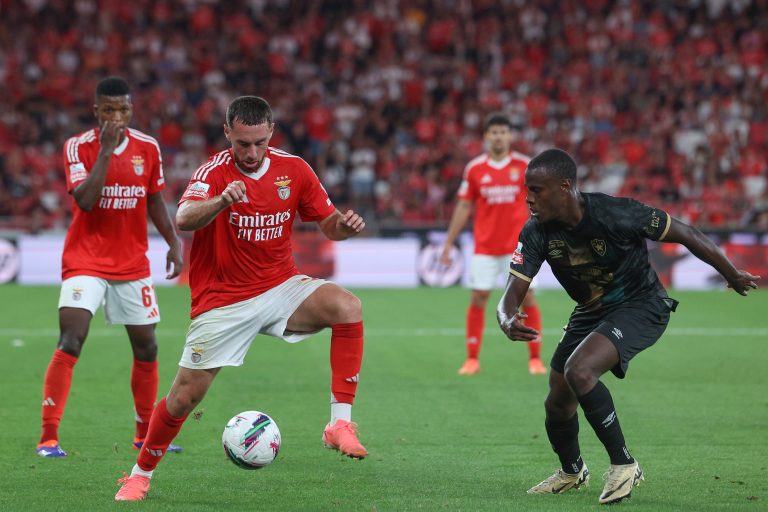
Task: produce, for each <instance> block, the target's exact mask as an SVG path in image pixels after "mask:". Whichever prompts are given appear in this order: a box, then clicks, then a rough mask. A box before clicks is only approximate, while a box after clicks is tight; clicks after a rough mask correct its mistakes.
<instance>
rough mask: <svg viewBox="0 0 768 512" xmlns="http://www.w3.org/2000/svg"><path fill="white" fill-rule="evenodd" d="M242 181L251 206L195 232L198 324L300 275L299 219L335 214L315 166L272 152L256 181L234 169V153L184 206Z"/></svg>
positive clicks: (197, 178)
mask: <svg viewBox="0 0 768 512" xmlns="http://www.w3.org/2000/svg"><path fill="white" fill-rule="evenodd" d="M237 180H240V181H243V182H244V183H245V189H246V196H247V201H243V202H241V203H237V204H233V205H231V206H230V207H228V208H226V209H225V210H224V211H222V212H220V213H219V214H218V215H217V216H216V217H215V218H214V219H213V220H212V221H211V223H210V224H208V225H207V226H205V227H204V228H202V229H198V230H197V231H195V236H194V240H193V242H192V252H191V254H190V267H189V286H190V288H191V290H192V312H191V316H192V318H194V317H196V316H197V315H199V314H201V313H204V312H206V311H208V310H210V309H213V308H218V307H222V306H227V305H230V304H234V303H236V302H240V301H243V300H247V299H250V298H251V297H255V296H257V295H260V294H262V293H264V292H266V291H267V290H269V289H271V288H274V287H275V286H277V285H279V284H280V283H282V282H283V281H285V280H286V279H288V278H289V277H292V276H295V275H297V274H298V273H299V271H298V269H297V268H296V264H295V263H294V261H293V252H292V250H291V233H292V231H293V222H294V220H295V218H296V213H297V212H298V214H299V216H300V217H301V220H302V221H315V222H318V221H321V220H323V219H325V218H326V217H328V216H329V215H331V214H332V213H333V212H335V211H336V207H335V206H334V205H333V203H331V200H330V199H329V198H328V194H327V193H326V192H325V189H324V188H323V186H322V185H321V184H320V180H318V179H317V176H316V175H315V172H314V171H313V170H312V168H311V167H310V166H309V164H307V163H306V162H305V161H304V160H302V159H301V158H299V157H297V156H294V155H291V154H289V153H286V152H284V151H281V150H279V149H275V148H272V147H270V148H269V149H268V150H267V154H266V155H265V158H264V163H263V164H262V166H261V167H260V168H259V170H258V171H256V172H252V173H246V172H243V171H241V170H240V169H239V168H238V167H237V166H236V165H235V161H234V159H233V158H232V153H231V150H229V149H227V150H225V151H222V152H220V153H217V154H216V155H214V156H212V157H211V159H210V160H208V162H207V163H205V164H204V165H203V166H201V167H200V168H199V169H198V170H197V171H195V173H194V174H193V175H192V178H191V179H190V181H189V185H187V190H186V191H185V192H184V195H183V196H182V197H181V200H180V201H179V203H182V202H184V201H203V200H207V199H212V198H214V197H216V196H218V195H221V193H222V192H223V191H224V189H225V188H226V187H227V185H229V184H230V183H231V182H233V181H237Z"/></svg>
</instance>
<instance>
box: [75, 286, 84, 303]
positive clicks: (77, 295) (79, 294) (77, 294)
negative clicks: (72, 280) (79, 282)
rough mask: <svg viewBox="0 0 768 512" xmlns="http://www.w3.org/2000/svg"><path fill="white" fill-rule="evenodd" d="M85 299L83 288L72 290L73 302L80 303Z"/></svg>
mask: <svg viewBox="0 0 768 512" xmlns="http://www.w3.org/2000/svg"><path fill="white" fill-rule="evenodd" d="M82 298H83V289H82V288H72V300H74V301H78V300H80V299H82Z"/></svg>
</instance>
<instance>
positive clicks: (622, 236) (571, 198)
mask: <svg viewBox="0 0 768 512" xmlns="http://www.w3.org/2000/svg"><path fill="white" fill-rule="evenodd" d="M525 185H526V187H527V188H528V197H527V199H526V201H527V203H528V207H529V209H530V211H531V217H532V218H531V219H530V220H529V221H528V223H527V224H526V225H525V227H524V228H523V231H522V233H521V234H520V241H519V243H518V247H517V251H515V253H514V255H513V257H512V263H511V265H510V274H511V275H510V278H509V281H508V283H507V287H506V289H505V291H504V295H503V296H502V298H501V301H500V302H499V306H498V309H497V311H496V316H497V319H498V321H499V326H500V327H501V329H502V331H504V333H505V334H506V335H507V337H508V338H509V339H511V340H519V341H529V340H532V339H535V338H536V336H537V335H538V332H536V331H535V330H534V329H531V328H530V327H527V326H526V325H525V324H524V319H525V314H523V313H520V312H519V310H518V307H519V306H520V304H521V302H522V300H523V297H524V296H525V292H526V291H527V290H528V286H529V285H530V282H531V279H533V277H534V276H535V275H536V274H537V273H538V271H539V268H540V267H541V264H542V263H543V262H544V261H545V260H546V261H547V263H549V265H550V267H551V268H552V272H553V273H554V275H555V277H556V278H557V280H558V281H559V282H560V284H561V285H562V286H563V288H565V290H566V292H568V295H570V296H571V298H572V299H573V300H575V301H576V302H577V306H576V308H575V309H574V310H573V313H572V314H571V317H570V319H569V321H568V325H567V327H566V328H565V334H564V335H563V337H562V339H561V340H560V343H559V344H558V346H557V348H556V349H555V353H554V355H553V356H552V362H551V364H550V365H551V367H552V373H551V374H550V378H549V394H548V395H547V399H546V401H545V406H544V407H545V411H546V420H545V427H546V430H547V436H548V438H549V441H550V443H551V444H552V449H553V450H554V451H555V453H557V455H558V457H559V458H560V463H561V465H562V469H558V470H557V471H556V472H555V474H553V475H552V476H550V477H549V478H547V479H546V480H544V481H543V482H541V483H540V484H538V485H536V486H534V487H532V488H531V489H529V490H528V493H529V494H548V493H555V494H558V493H562V492H565V491H567V490H569V489H577V488H579V487H581V486H582V485H584V484H586V483H587V482H588V480H589V471H588V470H587V466H586V465H585V464H584V461H583V460H582V459H581V453H580V450H579V441H578V433H579V423H578V416H577V413H576V410H577V408H578V406H579V405H581V408H582V410H583V411H584V416H585V418H586V419H587V421H588V422H589V424H590V425H591V426H592V429H593V430H594V431H595V433H596V434H597V437H598V439H600V441H601V442H602V443H603V445H604V446H605V449H606V451H607V452H608V456H609V457H610V460H611V465H610V468H609V470H608V473H607V476H606V482H605V487H604V489H603V492H602V494H601V495H600V499H599V502H600V503H614V502H617V501H620V500H622V499H623V498H626V497H629V496H630V494H631V493H632V488H633V487H634V486H635V485H637V484H639V483H640V480H643V479H644V477H643V472H642V469H641V468H640V466H639V464H638V463H637V461H636V460H635V459H634V458H633V457H632V455H630V453H629V450H627V447H626V443H625V442H624V434H623V433H622V431H621V426H620V425H619V420H618V417H617V416H616V411H615V409H614V405H613V399H612V398H611V394H610V392H609V391H608V388H606V387H605V385H604V384H603V383H602V382H601V381H600V380H599V379H600V376H601V375H603V374H604V373H606V372H608V371H609V370H610V371H611V372H613V373H614V375H616V376H617V377H618V378H620V379H623V378H624V376H625V374H626V371H627V368H628V366H629V361H630V360H631V359H632V358H633V357H634V356H635V355H636V354H637V353H638V352H640V351H642V350H645V349H646V348H648V347H650V346H651V345H653V344H654V343H655V342H656V340H658V339H659V338H660V337H661V335H662V333H663V332H664V329H666V327H667V323H668V322H669V317H670V313H671V312H672V311H674V310H675V308H676V307H677V301H675V300H673V299H671V298H669V297H668V296H667V292H666V291H665V290H664V287H663V286H662V285H661V283H660V282H659V279H658V277H657V276H656V273H655V272H654V270H653V268H651V265H650V263H649V261H648V251H647V249H646V243H645V239H646V238H648V239H650V240H657V241H659V242H674V243H679V244H682V245H684V246H685V247H687V248H688V250H689V251H690V252H691V253H692V254H694V255H695V256H696V257H698V258H699V259H700V260H702V261H704V262H706V263H708V264H709V265H711V266H712V267H714V268H715V269H716V270H717V271H718V272H719V273H720V274H721V275H722V276H723V277H724V278H725V280H726V281H727V282H728V286H729V287H731V288H733V289H734V290H735V291H736V292H738V293H739V294H741V295H746V294H747V292H748V291H749V290H750V289H752V288H757V284H756V281H757V280H758V279H759V276H753V275H751V274H750V273H748V272H745V271H743V270H738V269H736V268H735V267H734V266H733V264H732V263H731V262H730V261H729V260H728V258H727V257H726V256H725V255H724V254H723V252H722V251H721V250H720V249H719V248H718V247H717V246H716V245H715V244H714V243H713V242H712V241H711V240H709V238H707V237H706V236H705V235H704V234H702V233H701V232H700V231H699V230H697V229H696V228H694V227H692V226H689V225H687V224H685V223H683V222H680V221H679V220H677V219H674V218H672V217H670V216H669V214H667V213H666V212H664V211H662V210H659V209H657V208H652V207H650V206H646V205H644V204H642V203H639V202H637V201H635V200H632V199H627V198H617V197H611V196H608V195H605V194H589V193H583V192H580V191H579V190H578V188H577V187H576V164H575V162H574V161H573V159H572V158H571V157H570V155H568V153H566V152H564V151H561V150H559V149H549V150H547V151H544V152H543V153H541V154H540V155H538V156H537V157H536V158H534V159H533V160H531V161H530V163H529V164H528V169H527V170H526V173H525Z"/></svg>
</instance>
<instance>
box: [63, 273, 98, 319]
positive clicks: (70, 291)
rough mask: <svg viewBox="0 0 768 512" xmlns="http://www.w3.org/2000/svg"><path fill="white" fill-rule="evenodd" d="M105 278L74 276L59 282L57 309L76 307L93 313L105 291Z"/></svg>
mask: <svg viewBox="0 0 768 512" xmlns="http://www.w3.org/2000/svg"><path fill="white" fill-rule="evenodd" d="M107 288H108V284H107V280H106V279H102V278H100V277H93V276H74V277H70V278H68V279H65V280H64V281H63V282H62V283H61V291H60V292H59V309H62V308H78V309H85V310H87V311H90V313H91V315H95V314H96V311H98V310H99V307H101V304H102V303H103V302H104V297H105V296H106V293H107Z"/></svg>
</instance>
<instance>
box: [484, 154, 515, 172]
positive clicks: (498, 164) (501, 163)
mask: <svg viewBox="0 0 768 512" xmlns="http://www.w3.org/2000/svg"><path fill="white" fill-rule="evenodd" d="M511 161H512V155H507V156H506V157H505V158H503V159H501V160H494V159H493V158H491V156H490V155H488V166H489V167H493V168H494V169H503V168H505V167H506V166H508V165H509V162H511Z"/></svg>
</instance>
